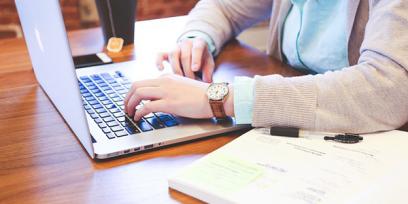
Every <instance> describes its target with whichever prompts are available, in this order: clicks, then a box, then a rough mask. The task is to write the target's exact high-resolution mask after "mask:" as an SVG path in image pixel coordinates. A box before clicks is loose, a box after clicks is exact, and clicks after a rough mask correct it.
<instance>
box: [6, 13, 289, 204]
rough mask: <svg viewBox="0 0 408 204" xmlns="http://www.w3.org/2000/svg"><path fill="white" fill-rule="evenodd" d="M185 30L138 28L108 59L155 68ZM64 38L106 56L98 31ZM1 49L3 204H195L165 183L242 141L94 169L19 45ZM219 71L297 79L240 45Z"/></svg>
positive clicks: (231, 48)
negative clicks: (211, 154)
mask: <svg viewBox="0 0 408 204" xmlns="http://www.w3.org/2000/svg"><path fill="white" fill-rule="evenodd" d="M183 24H184V18H170V19H161V20H155V21H146V22H138V23H136V37H135V38H136V40H135V46H128V47H126V48H125V49H124V51H123V52H121V53H119V54H113V53H109V54H110V56H111V57H112V58H113V59H114V61H115V62H120V61H125V60H131V59H136V60H150V61H151V64H152V65H153V64H154V57H155V55H156V53H157V51H160V50H166V49H169V48H170V47H171V46H172V45H173V43H174V42H175V39H176V37H177V35H178V34H179V32H181V29H182V27H183ZM164 33H165V34H164ZM69 37H70V43H71V48H72V51H73V53H74V54H76V55H79V54H86V53H94V52H98V51H101V50H103V42H102V34H101V31H100V30H99V29H91V30H83V31H77V32H72V33H70V34H69ZM0 48H1V49H0V110H1V112H0V135H1V136H0V203H62V202H64V203H135V202H140V203H177V202H182V203H198V202H199V201H197V200H195V199H193V198H191V197H188V196H185V195H183V194H181V193H178V192H175V191H173V190H169V188H168V185H167V177H168V176H169V175H171V174H172V173H174V172H175V171H176V170H178V169H180V168H182V167H183V166H185V165H187V164H190V163H191V162H193V161H194V160H196V159H198V158H200V157H202V156H203V155H205V154H207V153H209V152H211V151H213V150H215V149H217V148H219V147H221V146H222V145H224V144H226V143H228V142H229V141H231V140H232V139H234V138H235V137H237V136H238V135H240V134H242V132H235V133H229V134H224V135H220V136H216V137H211V138H208V139H203V140H200V141H195V142H192V143H186V144H182V145H177V146H173V147H169V148H164V149H161V150H157V151H151V152H147V153H141V154H136V155H131V156H128V157H123V158H118V159H114V160H110V161H103V162H95V161H93V160H91V159H90V158H89V157H88V156H87V154H86V152H85V151H84V150H83V149H82V147H81V145H80V143H79V142H78V141H77V140H76V138H75V136H74V135H73V133H72V132H71V131H70V129H69V128H68V126H67V125H66V124H65V123H64V121H63V119H62V117H61V116H60V115H59V114H58V113H57V111H56V109H55V108H54V107H53V106H52V104H51V102H50V101H49V100H48V99H47V97H46V96H45V94H44V92H43V91H42V89H41V88H40V87H39V85H38V84H37V81H36V80H35V76H34V73H33V71H32V68H31V64H30V59H29V56H28V53H27V50H26V46H25V43H24V40H23V39H12V40H3V41H0ZM217 65H218V67H219V68H218V71H217V72H216V76H215V79H216V80H228V81H231V79H232V77H233V75H235V74H239V75H248V76H251V75H253V74H254V73H258V74H270V73H277V72H278V73H282V74H284V75H287V76H289V75H293V74H296V73H295V72H294V71H291V70H290V69H285V68H282V66H281V64H280V63H279V62H277V61H275V60H271V59H270V58H269V57H267V56H265V55H264V54H262V53H260V52H258V51H256V50H254V49H251V48H249V47H246V46H244V45H240V44H239V43H238V42H237V41H234V42H231V43H229V44H228V45H227V47H226V48H225V50H224V51H223V52H222V53H221V55H220V56H219V57H218V59H217ZM149 68H154V67H149Z"/></svg>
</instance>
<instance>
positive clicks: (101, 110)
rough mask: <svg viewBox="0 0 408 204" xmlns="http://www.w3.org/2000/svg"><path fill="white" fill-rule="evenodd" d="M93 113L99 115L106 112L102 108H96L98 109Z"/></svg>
mask: <svg viewBox="0 0 408 204" xmlns="http://www.w3.org/2000/svg"><path fill="white" fill-rule="evenodd" d="M95 111H96V112H97V113H99V114H101V113H105V112H106V110H105V109H104V108H98V109H95Z"/></svg>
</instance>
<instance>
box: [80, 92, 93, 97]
mask: <svg viewBox="0 0 408 204" xmlns="http://www.w3.org/2000/svg"><path fill="white" fill-rule="evenodd" d="M82 96H83V97H84V98H86V97H90V96H92V94H91V93H89V92H88V93H84V94H82Z"/></svg>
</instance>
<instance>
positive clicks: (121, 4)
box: [95, 0, 137, 45]
mask: <svg viewBox="0 0 408 204" xmlns="http://www.w3.org/2000/svg"><path fill="white" fill-rule="evenodd" d="M95 3H96V7H97V9H98V14H99V21H100V24H101V27H102V32H103V36H104V40H105V44H107V43H108V40H109V38H111V37H120V38H122V39H123V40H124V45H128V44H133V42H134V33H135V15H136V5H137V0H95Z"/></svg>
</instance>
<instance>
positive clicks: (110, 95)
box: [109, 93, 119, 98]
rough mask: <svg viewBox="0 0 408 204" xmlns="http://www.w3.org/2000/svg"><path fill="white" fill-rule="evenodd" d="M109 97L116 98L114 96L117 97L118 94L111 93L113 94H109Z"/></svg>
mask: <svg viewBox="0 0 408 204" xmlns="http://www.w3.org/2000/svg"><path fill="white" fill-rule="evenodd" d="M109 97H111V98H116V97H119V95H118V94H115V93H113V94H109Z"/></svg>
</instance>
